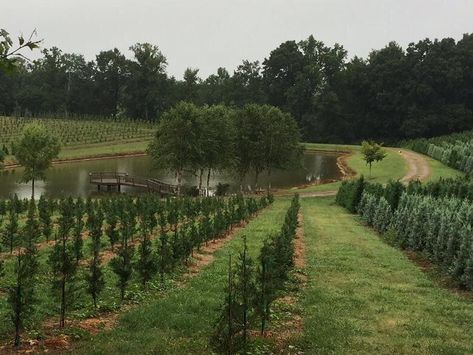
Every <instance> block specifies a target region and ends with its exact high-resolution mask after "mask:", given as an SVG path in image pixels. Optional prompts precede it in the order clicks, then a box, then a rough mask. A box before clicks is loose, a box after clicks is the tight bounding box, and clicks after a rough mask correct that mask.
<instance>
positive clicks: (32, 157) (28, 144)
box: [14, 124, 60, 198]
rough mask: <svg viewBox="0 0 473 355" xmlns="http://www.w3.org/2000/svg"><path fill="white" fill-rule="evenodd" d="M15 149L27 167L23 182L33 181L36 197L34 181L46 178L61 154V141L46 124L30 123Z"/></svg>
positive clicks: (17, 157)
mask: <svg viewBox="0 0 473 355" xmlns="http://www.w3.org/2000/svg"><path fill="white" fill-rule="evenodd" d="M14 149H15V158H16V159H17V160H18V163H19V164H20V165H22V166H23V167H24V168H25V170H24V172H23V178H22V180H23V182H29V181H32V198H34V182H35V180H44V179H45V178H46V175H45V173H46V170H47V169H48V168H49V167H50V166H51V163H52V160H53V159H54V158H57V156H58V154H59V150H60V145H59V141H58V139H57V137H55V136H54V135H52V134H51V133H50V132H48V131H47V129H46V128H45V127H44V126H41V125H38V124H30V125H27V126H25V128H24V129H23V130H22V132H21V136H20V138H19V140H18V142H16V143H15V148H14Z"/></svg>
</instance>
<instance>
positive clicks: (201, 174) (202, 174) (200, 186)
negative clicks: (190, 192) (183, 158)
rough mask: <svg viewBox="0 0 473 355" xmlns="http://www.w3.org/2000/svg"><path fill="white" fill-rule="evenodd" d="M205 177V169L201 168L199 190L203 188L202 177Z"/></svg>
mask: <svg viewBox="0 0 473 355" xmlns="http://www.w3.org/2000/svg"><path fill="white" fill-rule="evenodd" d="M203 177H204V169H202V168H201V169H200V174H199V190H200V189H202V178H203Z"/></svg>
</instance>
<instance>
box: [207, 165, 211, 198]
mask: <svg viewBox="0 0 473 355" xmlns="http://www.w3.org/2000/svg"><path fill="white" fill-rule="evenodd" d="M211 171H212V169H210V168H209V171H208V173H207V192H206V195H207V196H208V195H209V189H210V172H211Z"/></svg>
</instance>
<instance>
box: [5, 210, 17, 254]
mask: <svg viewBox="0 0 473 355" xmlns="http://www.w3.org/2000/svg"><path fill="white" fill-rule="evenodd" d="M12 207H13V206H12ZM17 233H18V214H17V212H16V211H15V209H14V208H10V209H9V212H8V222H7V224H6V226H5V227H4V229H3V233H2V243H3V245H4V246H5V247H7V248H8V250H9V251H10V254H12V253H13V249H14V248H15V247H16V246H17V243H18V239H17Z"/></svg>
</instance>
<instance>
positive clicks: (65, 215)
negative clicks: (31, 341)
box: [49, 198, 77, 328]
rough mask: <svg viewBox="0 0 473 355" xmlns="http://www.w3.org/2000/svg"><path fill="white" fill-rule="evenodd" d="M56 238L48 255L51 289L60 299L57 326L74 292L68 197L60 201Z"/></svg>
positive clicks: (71, 212) (61, 323) (71, 206)
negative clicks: (51, 279)
mask: <svg viewBox="0 0 473 355" xmlns="http://www.w3.org/2000/svg"><path fill="white" fill-rule="evenodd" d="M60 213H61V215H60V217H59V221H58V223H59V230H58V239H57V241H56V243H55V245H54V246H53V249H52V251H51V254H50V255H49V264H50V266H51V271H52V274H53V284H52V290H53V292H54V293H55V294H56V295H57V296H58V298H59V301H60V316H59V326H60V327H61V328H63V327H64V325H65V318H66V309H67V306H68V305H69V303H71V302H72V298H73V296H74V293H75V292H76V288H75V286H76V278H75V276H76V273H77V264H76V262H75V254H74V248H73V245H71V242H70V231H71V228H72V227H73V225H74V201H73V200H72V198H68V199H67V200H64V201H62V202H61V203H60Z"/></svg>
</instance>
